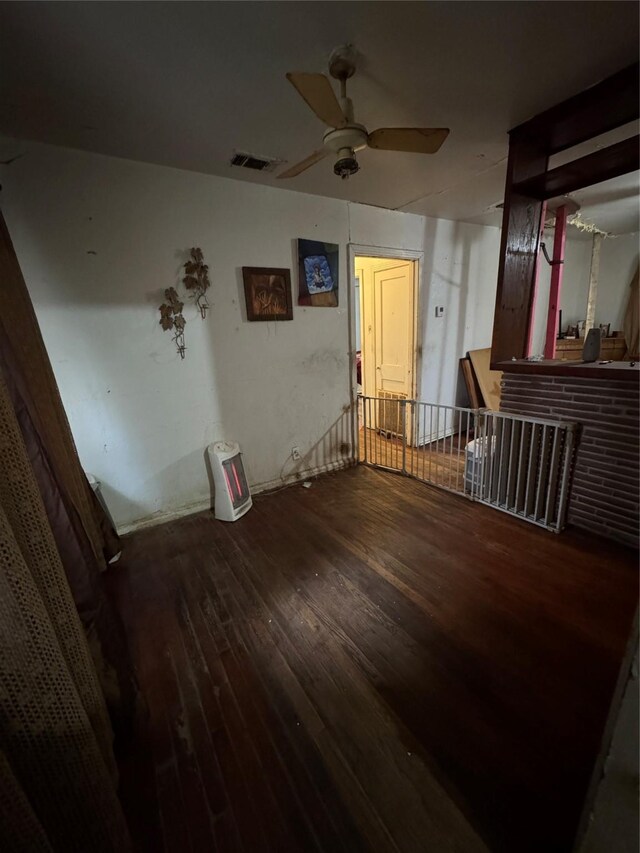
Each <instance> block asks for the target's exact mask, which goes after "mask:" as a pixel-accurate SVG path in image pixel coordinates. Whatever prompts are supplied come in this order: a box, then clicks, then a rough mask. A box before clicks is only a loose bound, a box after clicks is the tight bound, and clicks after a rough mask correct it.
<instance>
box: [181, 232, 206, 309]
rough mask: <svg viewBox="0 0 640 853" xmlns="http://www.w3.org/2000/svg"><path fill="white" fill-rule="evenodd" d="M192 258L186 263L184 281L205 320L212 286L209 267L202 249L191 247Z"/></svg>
mask: <svg viewBox="0 0 640 853" xmlns="http://www.w3.org/2000/svg"><path fill="white" fill-rule="evenodd" d="M190 254H191V260H189V261H187V262H186V264H185V265H184V271H185V273H186V275H185V276H184V278H183V279H182V283H183V284H184V286H185V287H186V288H187V290H188V291H189V295H190V296H191V298H192V299H193V300H194V302H195V303H196V305H197V306H198V308H199V309H200V316H201V317H202V319H203V320H204V319H205V317H206V316H207V309H208V308H209V302H208V301H207V290H208V289H209V288H210V287H211V282H210V281H209V267H208V266H207V264H205V262H204V255H203V254H202V249H198V248H194V249H191V252H190Z"/></svg>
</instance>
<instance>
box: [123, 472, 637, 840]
mask: <svg viewBox="0 0 640 853" xmlns="http://www.w3.org/2000/svg"><path fill="white" fill-rule="evenodd" d="M636 562H637V560H636V554H635V553H634V552H631V551H627V550H625V549H623V548H621V547H618V546H616V545H613V544H611V543H609V542H606V541H604V540H599V539H596V538H590V537H588V536H586V535H583V534H580V533H578V532H573V531H567V532H565V533H564V534H561V535H560V536H556V535H554V534H552V533H548V532H546V531H542V530H540V529H538V528H536V527H534V526H532V525H528V524H526V523H524V522H521V521H517V520H515V519H512V518H510V517H508V516H506V515H504V514H502V513H500V512H496V511H495V510H492V509H490V508H488V507H484V506H479V505H477V504H472V503H470V502H468V501H466V500H465V499H464V498H459V497H455V496H453V495H450V494H447V493H444V492H441V491H437V490H434V489H432V488H430V487H428V486H425V485H423V484H421V483H418V482H415V481H412V480H409V479H405V478H402V477H399V476H397V475H394V474H388V473H382V472H379V471H374V470H372V469H369V468H367V467H364V466H358V467H357V468H353V469H350V470H348V471H344V472H341V473H339V474H336V475H333V476H328V477H324V478H321V479H319V480H317V481H315V482H314V483H313V486H312V488H310V489H304V488H302V487H300V486H295V487H292V488H289V489H286V490H284V491H281V492H279V493H277V494H274V495H271V496H264V497H260V496H258V497H257V498H256V499H255V505H254V508H253V509H252V510H251V511H250V512H249V513H248V514H247V515H246V516H245V517H244V518H243V519H241V520H240V521H238V522H236V523H234V524H225V523H222V522H217V521H215V520H214V518H213V515H212V514H211V513H200V514H198V515H193V516H190V517H187V518H184V519H181V520H179V521H175V522H171V523H169V524H165V525H162V526H160V527H155V528H151V529H147V530H141V531H138V532H137V533H135V534H132V535H131V536H128V537H126V539H125V540H124V551H123V557H122V560H121V562H120V563H119V564H118V565H117V566H116V567H115V568H114V569H113V570H112V571H111V572H110V573H109V576H108V580H109V584H110V587H111V592H112V595H113V597H114V600H115V601H116V603H117V606H118V608H119V610H120V612H121V613H122V616H123V618H124V622H125V626H126V630H127V633H128V636H129V640H130V644H131V649H132V654H133V657H134V661H135V664H136V667H137V671H138V676H139V680H140V687H141V694H142V702H141V705H142V706H146V712H145V711H144V708H143V710H141V714H140V719H139V721H138V728H139V731H138V736H137V739H136V740H135V742H134V743H132V744H129V745H128V746H127V747H126V749H125V748H121V755H120V767H121V780H122V781H121V788H122V798H123V801H124V805H125V808H126V811H127V814H128V816H129V820H130V823H131V827H132V832H133V834H134V836H135V838H136V841H137V844H138V847H139V849H140V850H152V851H159V850H162V849H165V850H167V851H170V853H174V851H175V852H176V853H183V851H190V850H191V851H214V850H215V851H245V853H256V851H263V850H264V851H266V850H269V851H278V853H281V852H282V851H331V853H333V851H345V853H356V852H357V851H365V850H366V851H376V853H378V851H433V853H441V851H457V853H467V851H479V850H486V849H487V848H489V849H491V850H495V851H508V853H526V852H527V851H536V853H541V851H544V853H551V852H552V851H569V850H570V849H571V844H572V838H573V834H574V831H575V828H576V824H577V821H578V818H579V814H580V809H581V805H582V802H583V797H584V794H585V791H586V787H587V784H588V782H589V776H590V773H591V769H592V766H593V762H594V759H595V756H596V752H597V750H598V746H599V740H600V736H601V732H602V728H603V725H604V721H605V718H606V715H607V711H608V705H609V701H610V698H611V694H612V691H613V688H614V684H615V681H616V677H617V673H618V667H619V664H620V661H621V657H622V654H623V651H624V647H625V643H626V640H627V636H628V632H629V630H630V625H631V620H632V617H633V613H634V609H635V607H636V602H637V594H638V589H637V575H636Z"/></svg>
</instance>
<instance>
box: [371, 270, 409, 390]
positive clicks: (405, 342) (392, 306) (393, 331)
mask: <svg viewBox="0 0 640 853" xmlns="http://www.w3.org/2000/svg"><path fill="white" fill-rule="evenodd" d="M373 297H374V315H375V316H374V331H373V335H374V341H375V343H374V353H375V355H374V358H375V367H376V374H377V376H376V386H377V387H376V394H377V393H378V392H380V391H386V392H391V393H393V394H398V395H399V396H402V397H408V398H410V397H412V396H413V369H414V368H413V361H414V326H415V315H414V269H413V261H400V262H396V265H395V266H392V267H386V268H384V269H374V270H373Z"/></svg>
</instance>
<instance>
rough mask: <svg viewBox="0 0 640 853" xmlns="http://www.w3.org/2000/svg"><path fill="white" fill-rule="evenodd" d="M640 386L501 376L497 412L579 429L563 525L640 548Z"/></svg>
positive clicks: (579, 379) (633, 382)
mask: <svg viewBox="0 0 640 853" xmlns="http://www.w3.org/2000/svg"><path fill="white" fill-rule="evenodd" d="M639 396H640V395H639V386H638V381H637V377H636V376H634V377H633V378H630V379H629V381H627V380H609V379H591V378H582V377H571V376H545V375H531V374H519V373H506V372H505V373H504V374H503V379H502V398H501V403H500V408H501V410H502V411H504V412H511V413H517V414H523V415H532V416H534V417H540V418H548V419H550V420H566V421H575V422H577V423H579V424H580V425H581V429H580V435H579V439H578V450H577V453H576V458H575V465H574V470H573V477H572V484H571V491H570V497H569V509H568V517H567V520H568V521H569V523H571V524H575V525H576V526H577V527H584V528H586V529H587V530H590V531H592V532H595V533H599V534H601V535H602V536H607V537H609V538H611V539H617V540H618V541H621V542H625V543H627V544H629V545H633V546H634V547H636V548H637V547H638V538H639V537H638V526H639V489H640V464H639V455H638V454H639V451H640V446H639V431H638V422H639V415H640V413H639V409H638V401H639Z"/></svg>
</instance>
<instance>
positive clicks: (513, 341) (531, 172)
mask: <svg viewBox="0 0 640 853" xmlns="http://www.w3.org/2000/svg"><path fill="white" fill-rule="evenodd" d="M536 142H537V140H536V141H531V140H516V141H514V140H512V141H511V144H510V146H509V160H508V163H507V183H506V188H505V197H504V212H503V215H502V237H501V243H500V261H499V265H498V290H497V293H496V310H495V315H494V323H493V341H492V345H491V361H492V362H496V361H506V360H510V359H511V358H524V357H525V356H526V341H527V330H528V328H529V314H530V311H531V302H532V300H531V293H532V289H533V286H534V280H535V271H536V261H537V258H538V247H539V242H540V219H541V216H542V202H541V201H540V200H539V199H537V198H535V197H533V196H530V195H526V194H524V193H518V192H515V191H514V186H515V185H516V184H523V183H525V182H526V181H527V180H529V179H532V178H534V177H536V176H537V175H539V174H540V173H542V174H544V172H545V170H546V168H547V156H546V154H545V153H544V151H542V150H540V148H539V147H538V146H537V144H536Z"/></svg>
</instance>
